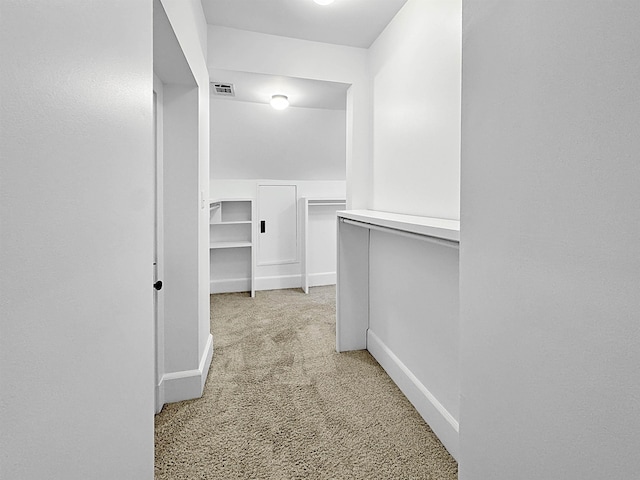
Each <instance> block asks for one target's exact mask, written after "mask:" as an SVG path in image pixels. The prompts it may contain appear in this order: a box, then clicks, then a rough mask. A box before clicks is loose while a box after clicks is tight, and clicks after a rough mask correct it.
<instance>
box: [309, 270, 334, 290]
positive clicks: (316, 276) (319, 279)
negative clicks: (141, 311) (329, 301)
mask: <svg viewBox="0 0 640 480" xmlns="http://www.w3.org/2000/svg"><path fill="white" fill-rule="evenodd" d="M335 284H336V272H325V273H310V274H309V286H310V287H322V286H324V285H335Z"/></svg>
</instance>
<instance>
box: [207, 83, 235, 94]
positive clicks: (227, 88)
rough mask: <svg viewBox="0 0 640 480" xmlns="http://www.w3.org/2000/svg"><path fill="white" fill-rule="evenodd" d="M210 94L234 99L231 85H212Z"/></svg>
mask: <svg viewBox="0 0 640 480" xmlns="http://www.w3.org/2000/svg"><path fill="white" fill-rule="evenodd" d="M211 93H213V94H214V95H222V96H225V97H235V96H236V92H235V91H234V89H233V84H232V83H212V84H211Z"/></svg>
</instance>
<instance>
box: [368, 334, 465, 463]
mask: <svg viewBox="0 0 640 480" xmlns="http://www.w3.org/2000/svg"><path fill="white" fill-rule="evenodd" d="M367 350H369V353H371V355H372V356H373V358H375V359H376V360H377V362H378V363H379V364H380V365H381V366H382V368H384V369H385V371H386V372H387V373H388V374H389V377H391V379H392V380H393V381H394V382H395V383H396V385H398V387H399V388H400V390H401V391H402V393H404V394H405V396H406V397H407V398H408V399H409V401H410V402H411V403H412V404H413V406H414V407H415V408H416V410H417V411H418V413H420V415H421V416H422V418H424V420H425V422H427V423H428V424H429V426H430V427H431V430H433V433H435V434H436V436H437V437H438V438H439V439H440V441H441V442H442V444H443V445H444V446H445V448H446V449H447V450H448V451H449V453H450V454H451V455H452V456H453V457H454V458H456V459H457V458H458V443H459V433H458V432H459V424H458V421H457V420H456V419H455V418H454V417H453V415H451V414H450V413H449V411H448V410H447V409H446V408H445V407H444V406H443V405H442V404H441V403H440V402H439V401H438V399H437V398H436V397H435V396H434V395H433V394H432V393H431V392H430V391H429V390H428V389H427V387H425V386H424V385H423V384H422V383H421V382H420V380H418V378H416V376H415V375H414V374H413V373H412V372H411V371H410V370H409V369H408V368H407V366H406V365H405V364H404V363H402V362H401V361H400V359H399V358H398V357H397V356H396V355H395V354H394V353H393V352H392V351H391V350H390V349H389V347H387V346H386V345H385V344H384V343H383V342H382V340H380V338H379V337H378V336H377V335H376V334H375V333H373V332H372V331H371V330H367Z"/></svg>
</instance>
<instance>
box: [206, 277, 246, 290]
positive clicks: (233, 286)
mask: <svg viewBox="0 0 640 480" xmlns="http://www.w3.org/2000/svg"><path fill="white" fill-rule="evenodd" d="M250 290H251V279H250V278H249V277H246V278H229V279H225V280H210V281H209V293H230V292H248V291H250Z"/></svg>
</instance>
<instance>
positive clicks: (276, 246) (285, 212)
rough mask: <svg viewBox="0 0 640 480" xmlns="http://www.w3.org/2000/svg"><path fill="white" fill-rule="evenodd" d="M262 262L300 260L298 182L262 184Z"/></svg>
mask: <svg viewBox="0 0 640 480" xmlns="http://www.w3.org/2000/svg"><path fill="white" fill-rule="evenodd" d="M257 227H258V265H278V264H283V263H295V262H296V261H297V260H298V209H297V192H296V186H295V185H258V225H257Z"/></svg>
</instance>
